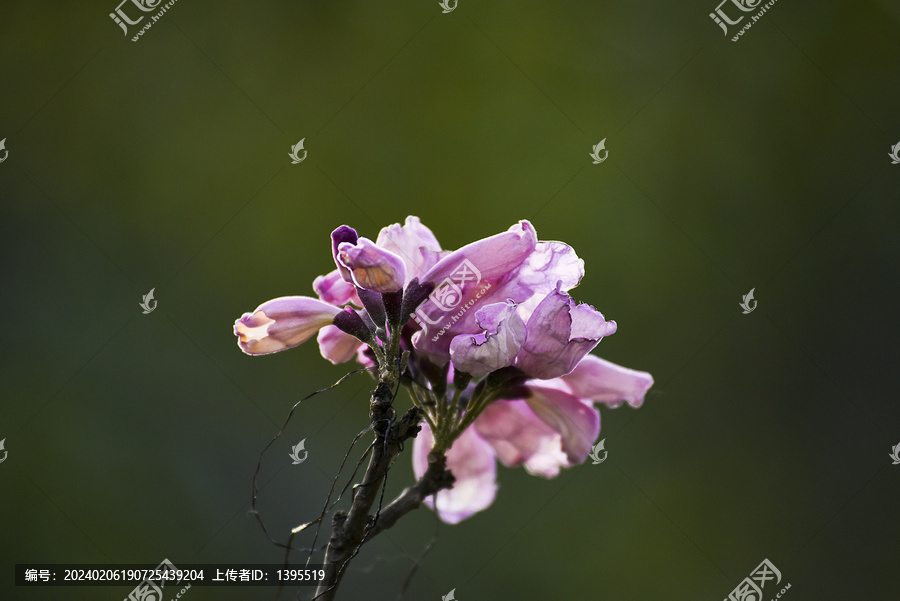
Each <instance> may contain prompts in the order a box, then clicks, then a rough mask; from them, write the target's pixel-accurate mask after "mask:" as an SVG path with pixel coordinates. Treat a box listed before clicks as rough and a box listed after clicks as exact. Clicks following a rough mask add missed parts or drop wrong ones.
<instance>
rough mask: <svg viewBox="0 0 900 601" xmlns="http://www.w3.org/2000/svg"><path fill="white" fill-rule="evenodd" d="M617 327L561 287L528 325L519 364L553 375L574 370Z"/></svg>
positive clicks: (540, 374)
mask: <svg viewBox="0 0 900 601" xmlns="http://www.w3.org/2000/svg"><path fill="white" fill-rule="evenodd" d="M615 331H616V322H614V321H606V319H605V318H604V317H603V314H602V313H600V312H599V311H597V310H595V309H594V308H593V307H591V306H590V305H584V304H582V305H576V304H575V301H573V300H572V299H571V298H570V297H569V295H568V294H567V293H565V292H563V291H562V290H561V289H559V288H557V289H556V290H554V291H553V292H551V293H550V294H548V295H547V296H546V297H545V298H544V300H542V301H541V302H540V304H539V305H538V306H537V308H535V310H534V312H533V313H532V314H531V317H530V318H529V319H528V324H527V325H526V338H525V344H523V345H522V350H521V351H520V352H519V357H518V359H517V361H516V365H517V366H518V367H519V368H521V369H522V370H523V371H524V372H525V373H527V374H528V375H530V376H532V377H534V378H540V379H550V378H555V377H558V376H561V375H563V374H567V373H569V372H570V371H572V370H573V369H574V368H575V366H576V365H578V362H579V361H581V359H582V357H584V356H585V355H587V354H588V353H589V352H590V351H591V349H593V348H594V347H595V346H597V344H598V343H599V342H600V340H601V339H602V338H603V337H604V336H609V335H610V334H613V333H614V332H615Z"/></svg>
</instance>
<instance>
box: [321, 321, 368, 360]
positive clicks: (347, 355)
mask: <svg viewBox="0 0 900 601" xmlns="http://www.w3.org/2000/svg"><path fill="white" fill-rule="evenodd" d="M316 340H317V341H318V343H319V352H320V353H322V356H323V357H325V358H326V359H328V360H329V361H331V362H332V363H334V364H335V365H337V364H338V363H344V362H345V361H349V360H350V359H352V358H353V357H355V356H356V351H357V350H359V347H360V346H363V347H365V345H364V344H362V343H360V341H359V339H358V338H356V337H355V336H351V335H350V334H346V333H344V332H342V331H341V330H340V329H338V328H337V327H336V326H325V327H324V328H322V329H321V330H319V335H318V337H317V338H316Z"/></svg>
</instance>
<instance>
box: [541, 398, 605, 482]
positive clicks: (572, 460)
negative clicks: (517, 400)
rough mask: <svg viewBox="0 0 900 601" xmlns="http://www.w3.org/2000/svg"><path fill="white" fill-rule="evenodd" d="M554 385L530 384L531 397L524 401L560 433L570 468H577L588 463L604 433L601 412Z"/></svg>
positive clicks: (542, 419)
mask: <svg viewBox="0 0 900 601" xmlns="http://www.w3.org/2000/svg"><path fill="white" fill-rule="evenodd" d="M547 384H549V385H547ZM554 384H556V382H549V383H545V382H535V381H531V382H529V383H528V388H529V390H530V391H531V396H529V397H527V398H526V399H524V400H525V402H526V403H528V406H529V407H530V408H531V410H532V411H534V414H535V415H536V416H537V417H538V418H540V420H541V421H543V422H544V423H545V424H547V425H548V426H550V428H552V429H553V430H555V431H556V432H558V433H559V435H560V437H561V440H560V442H561V445H562V450H563V452H564V453H565V454H566V457H567V458H568V460H569V465H576V464H579V463H582V462H584V460H585V459H586V458H587V456H588V454H589V453H590V452H591V446H592V445H593V444H594V441H595V440H597V435H598V434H600V412H599V411H597V410H596V409H595V408H594V406H593V405H592V404H590V403H588V402H585V401H583V400H581V399H580V398H578V397H577V396H575V395H573V394H571V393H569V392H568V391H566V390H565V389H564V386H554Z"/></svg>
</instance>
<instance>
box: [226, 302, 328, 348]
mask: <svg viewBox="0 0 900 601" xmlns="http://www.w3.org/2000/svg"><path fill="white" fill-rule="evenodd" d="M339 311H340V309H338V308H337V307H335V306H334V305H329V304H328V303H324V302H322V301H320V300H317V299H314V298H310V297H308V296H283V297H281V298H275V299H272V300H270V301H266V302H264V303H263V304H261V305H260V306H258V307H257V308H256V310H255V311H253V312H252V313H244V315H243V316H241V318H240V319H238V320H236V321H235V322H234V333H235V335H236V336H238V346H240V347H241V350H242V351H244V352H245V353H247V354H248V355H268V354H269V353H277V352H278V351H283V350H285V349H289V348H293V347H295V346H297V345H299V344H302V343H304V342H306V341H307V340H309V339H310V338H311V337H312V336H313V334H315V333H316V332H318V331H319V329H320V328H322V327H324V326H326V325H329V324H330V323H331V321H332V320H333V319H334V316H335V315H337V313H338V312H339Z"/></svg>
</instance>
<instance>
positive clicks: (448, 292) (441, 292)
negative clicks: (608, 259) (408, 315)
mask: <svg viewBox="0 0 900 601" xmlns="http://www.w3.org/2000/svg"><path fill="white" fill-rule="evenodd" d="M583 273H584V266H583V261H582V260H581V259H579V258H578V256H577V255H576V254H575V251H574V250H572V248H571V247H570V246H568V245H566V244H563V243H562V242H539V241H538V240H537V234H536V233H535V231H534V227H532V225H531V224H530V223H529V222H527V221H522V222H520V223H519V224H517V225H514V226H512V227H511V228H510V229H509V230H508V231H506V232H503V233H500V234H496V235H494V236H491V237H489V238H485V239H483V240H479V241H477V242H473V243H471V244H468V245H466V246H464V247H462V248H460V249H459V250H457V251H454V252H452V253H450V254H448V255H446V256H444V257H443V258H442V259H441V260H440V261H439V262H438V263H437V264H436V265H434V267H432V268H431V269H429V270H428V272H427V273H425V274H424V275H423V276H422V277H421V278H420V280H421V281H423V282H431V283H433V284H434V285H435V290H434V292H433V293H432V294H431V296H430V297H429V298H428V300H427V301H425V302H424V303H423V304H422V305H421V306H420V307H418V309H417V310H416V312H415V316H414V318H415V320H416V323H417V324H418V325H419V326H420V327H421V328H422V330H421V331H420V332H418V333H417V334H416V335H415V336H414V337H413V346H414V347H415V349H416V351H418V352H419V353H421V354H423V355H425V356H426V357H427V358H428V359H429V360H430V361H432V362H433V363H436V364H438V365H443V364H445V363H446V362H447V361H448V360H449V359H450V343H451V341H452V340H453V338H455V337H456V336H459V335H461V334H478V333H480V332H481V329H480V328H479V327H478V324H477V322H476V318H475V313H476V311H477V310H473V309H472V307H474V306H475V305H476V304H477V305H480V306H484V305H485V304H488V303H496V302H498V301H501V302H502V301H506V300H507V299H509V300H511V301H513V302H515V303H519V304H523V303H525V305H523V306H527V303H526V301H528V300H529V299H531V298H532V297H533V296H535V295H544V294H548V293H549V292H551V291H553V290H555V289H556V287H557V285H558V286H559V289H560V290H568V289H569V288H571V287H573V286H576V285H577V284H578V282H579V281H580V280H581V277H582V275H583Z"/></svg>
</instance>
